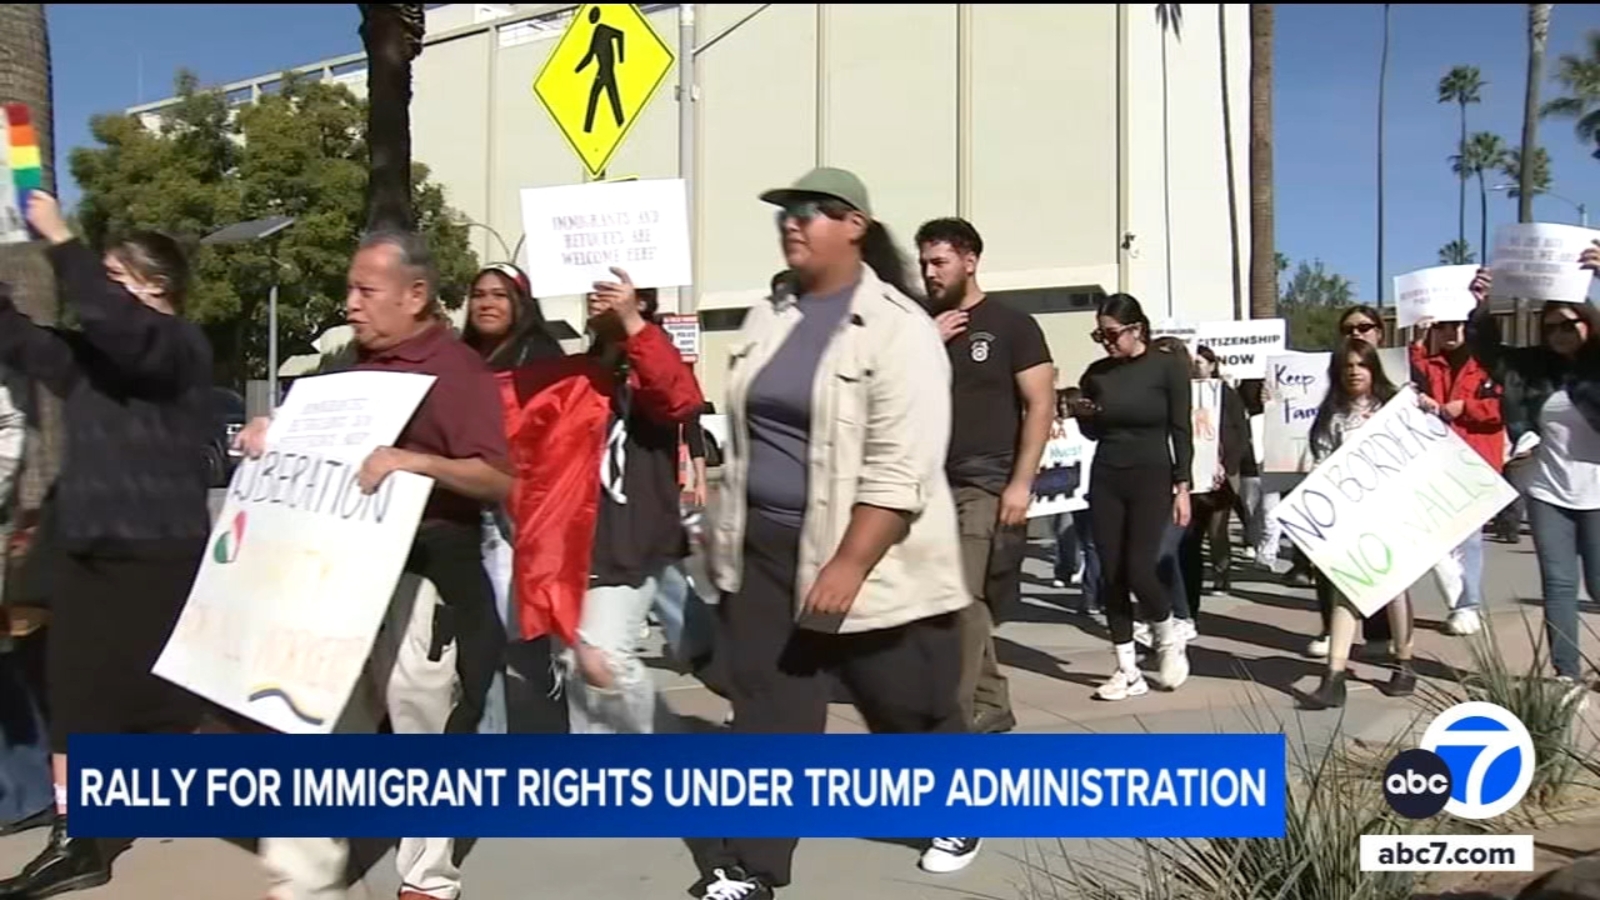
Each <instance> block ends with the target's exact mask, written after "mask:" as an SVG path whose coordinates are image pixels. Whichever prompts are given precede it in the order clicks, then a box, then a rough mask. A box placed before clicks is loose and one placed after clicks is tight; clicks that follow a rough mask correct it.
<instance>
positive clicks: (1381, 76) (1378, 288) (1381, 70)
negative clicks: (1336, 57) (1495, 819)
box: [1373, 3, 1389, 307]
mask: <svg viewBox="0 0 1600 900" xmlns="http://www.w3.org/2000/svg"><path fill="white" fill-rule="evenodd" d="M1388 83H1389V4H1387V3H1385V4H1384V5H1383V56H1382V57H1381V58H1380V59H1379V61H1378V280H1377V281H1375V282H1373V290H1374V291H1375V294H1374V296H1375V297H1377V301H1378V302H1377V305H1378V306H1379V307H1382V306H1383V119H1384V116H1383V101H1384V95H1385V94H1386V93H1387V91H1386V88H1387V86H1388Z"/></svg>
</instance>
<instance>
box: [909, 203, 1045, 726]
mask: <svg viewBox="0 0 1600 900" xmlns="http://www.w3.org/2000/svg"><path fill="white" fill-rule="evenodd" d="M917 250H918V254H919V257H920V260H921V265H922V280H923V283H924V285H925V286H926V287H927V291H928V306H929V312H931V313H932V314H933V315H934V318H935V321H936V322H937V323H938V326H939V333H940V335H941V336H942V337H943V338H944V340H945V347H946V349H947V350H948V351H949V354H950V369H951V379H952V388H953V397H952V401H951V407H952V409H951V411H952V422H951V428H950V449H949V454H948V456H947V461H946V466H945V469H946V474H947V475H948V476H949V478H950V485H951V487H952V488H954V490H955V496H956V511H957V517H958V519H959V521H960V527H961V562H962V567H963V569H964V570H965V572H966V578H967V588H968V590H969V591H971V592H972V595H973V596H974V597H975V598H977V599H978V600H981V601H983V602H981V603H974V604H972V605H971V606H968V607H967V608H966V609H965V610H963V612H962V615H963V621H962V632H963V655H964V657H965V659H964V661H963V669H962V682H961V703H962V708H963V710H964V711H965V712H966V714H967V721H968V723H969V727H970V728H971V730H972V731H974V732H979V733H998V732H1004V731H1009V730H1011V729H1012V728H1013V727H1015V725H1016V721H1017V720H1016V717H1015V716H1014V715H1013V714H1012V711H1011V698H1010V694H1009V691H1008V690H1007V687H1006V680H1005V677H1004V676H1002V675H1001V674H1000V667H999V665H998V663H997V661H996V659H995V652H994V638H993V630H994V624H995V622H996V621H998V620H999V618H1000V615H1001V614H1002V613H1003V612H1004V611H1005V610H1006V609H1008V608H1009V607H1010V606H1011V605H1012V604H1015V603H1017V602H1019V600H1020V594H1021V578H1022V561H1023V558H1024V556H1025V555H1026V552H1027V530H1026V529H1027V516H1028V506H1029V504H1030V503H1031V502H1032V500H1033V477H1034V474H1035V473H1036V472H1037V471H1038V470H1039V457H1040V455H1041V454H1043V452H1044V445H1045V442H1046V441H1047V440H1048V439H1049V437H1050V425H1051V423H1052V421H1053V420H1054V418H1055V366H1054V365H1052V362H1051V359H1050V348H1049V346H1048V345H1047V344H1046V343H1045V339H1044V332H1042V331H1041V330H1040V329H1039V324H1038V323H1037V322H1035V321H1034V320H1033V317H1032V316H1030V315H1028V314H1027V313H1024V312H1020V311H1018V310H1015V309H1012V308H1010V307H1008V306H1005V305H1004V304H1002V303H1000V302H998V301H986V300H985V299H984V293H983V289H982V288H980V287H979V286H978V278H977V271H978V260H979V258H980V257H981V256H982V255H983V238H982V237H981V236H979V234H978V231H977V229H975V228H973V227H972V225H971V224H970V223H969V222H967V221H966V220H964V219H935V220H933V221H931V222H928V223H927V224H925V225H923V226H922V227H921V228H920V229H918V230H917Z"/></svg>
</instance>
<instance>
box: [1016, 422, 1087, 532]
mask: <svg viewBox="0 0 1600 900" xmlns="http://www.w3.org/2000/svg"><path fill="white" fill-rule="evenodd" d="M1093 462H1094V441H1091V440H1089V439H1088V438H1086V437H1084V436H1083V432H1081V431H1079V430H1078V422H1077V420H1076V419H1057V420H1055V423H1054V424H1052V425H1051V426H1050V440H1049V441H1047V442H1046V443H1045V445H1044V455H1043V456H1041V457H1040V458H1039V474H1038V475H1036V476H1035V477H1034V479H1033V503H1032V504H1030V505H1029V506H1028V518H1030V519H1037V518H1038V517H1040V516H1053V515H1057V514H1060V513H1069V512H1077V511H1078V510H1081V509H1088V508H1089V500H1088V496H1089V466H1090V465H1091V464H1093Z"/></svg>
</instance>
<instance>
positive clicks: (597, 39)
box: [575, 6, 626, 134]
mask: <svg viewBox="0 0 1600 900" xmlns="http://www.w3.org/2000/svg"><path fill="white" fill-rule="evenodd" d="M589 24H590V25H593V26H594V36H593V37H591V38H589V53H588V54H587V55H586V56H584V58H583V62H580V63H578V68H577V69H576V70H575V71H577V72H579V73H581V72H583V70H584V69H586V68H588V67H589V63H591V62H592V63H594V86H593V87H591V88H589V111H588V112H587V113H585V114H584V117H583V133H584V134H591V133H593V132H594V108H595V106H596V105H598V104H599V102H600V92H601V91H602V90H604V91H605V92H606V97H607V99H609V100H610V101H611V116H612V118H614V119H616V120H617V127H618V128H621V127H622V97H620V96H619V95H618V94H617V65H618V64H620V63H622V62H623V61H624V53H625V50H626V48H625V47H624V44H623V36H622V32H620V31H618V30H617V29H615V28H612V27H611V26H610V25H602V24H600V7H598V6H591V7H589ZM613 44H615V45H616V57H615V58H613V57H612V51H611V47H612V45H613Z"/></svg>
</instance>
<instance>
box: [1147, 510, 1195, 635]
mask: <svg viewBox="0 0 1600 900" xmlns="http://www.w3.org/2000/svg"><path fill="white" fill-rule="evenodd" d="M1187 533H1188V529H1187V528H1183V527H1181V526H1179V525H1177V524H1174V523H1168V524H1167V530H1166V533H1164V534H1163V535H1162V536H1161V555H1160V556H1159V557H1158V558H1157V559H1156V577H1157V578H1160V579H1161V589H1162V590H1163V591H1165V592H1166V594H1167V602H1168V603H1170V604H1172V614H1173V615H1174V616H1176V617H1178V618H1180V619H1192V618H1194V614H1193V613H1192V612H1191V611H1190V609H1189V592H1188V591H1187V590H1185V589H1184V586H1183V565H1182V563H1181V562H1180V560H1179V556H1178V551H1179V549H1180V548H1181V547H1182V546H1183V536H1184V535H1185V534H1187Z"/></svg>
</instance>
